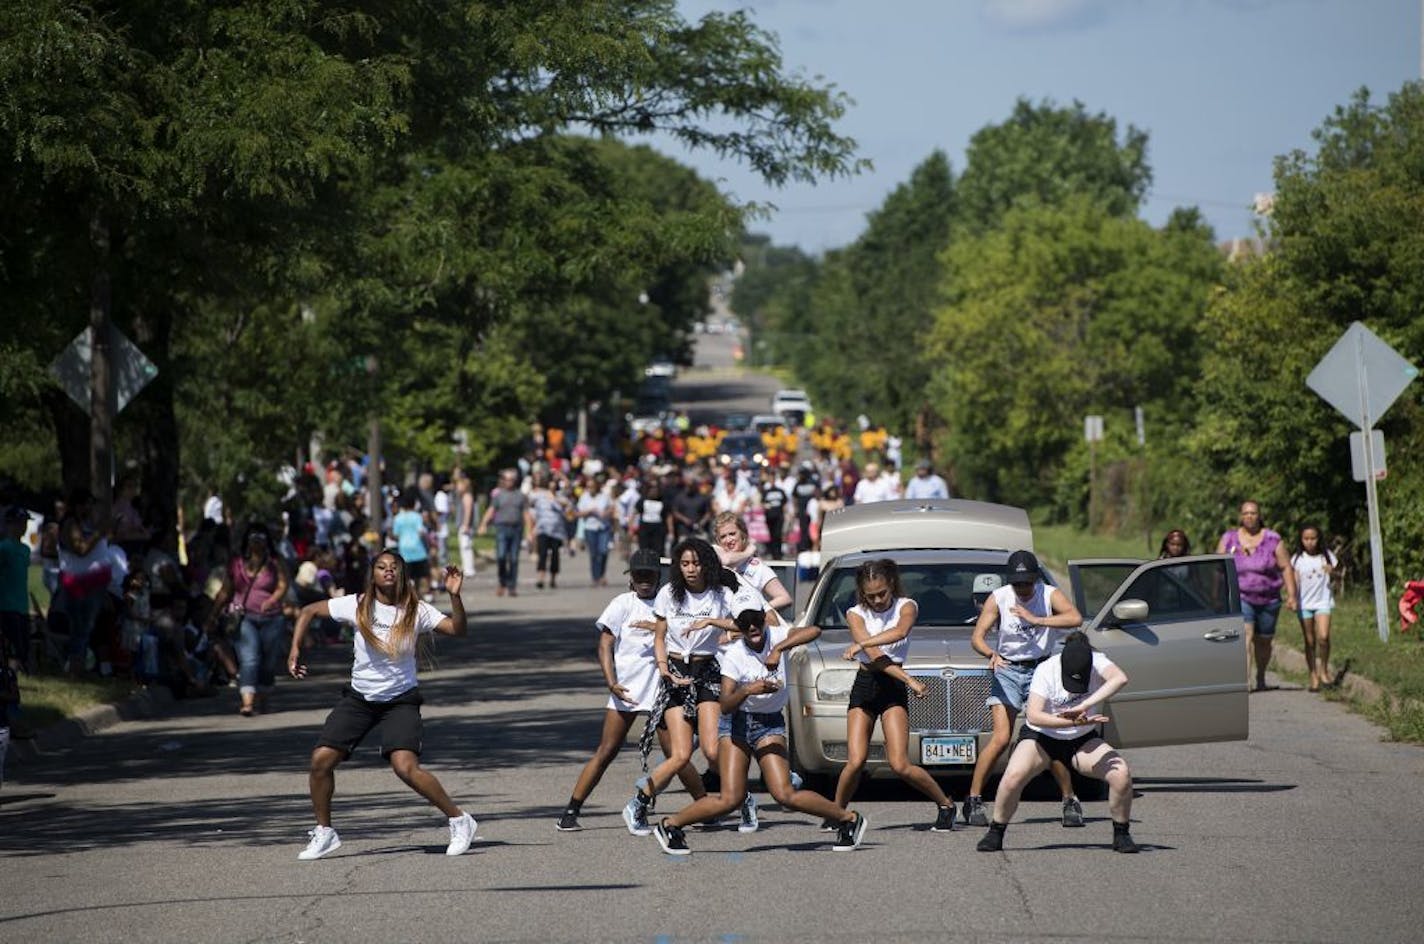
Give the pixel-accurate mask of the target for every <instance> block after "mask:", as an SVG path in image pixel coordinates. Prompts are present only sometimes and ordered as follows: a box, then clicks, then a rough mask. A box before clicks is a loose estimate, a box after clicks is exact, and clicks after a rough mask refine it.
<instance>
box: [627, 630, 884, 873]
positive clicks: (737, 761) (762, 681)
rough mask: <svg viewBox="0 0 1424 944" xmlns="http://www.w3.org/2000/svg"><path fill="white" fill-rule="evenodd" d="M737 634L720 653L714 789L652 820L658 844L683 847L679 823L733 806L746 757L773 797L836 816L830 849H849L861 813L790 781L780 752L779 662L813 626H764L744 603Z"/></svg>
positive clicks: (740, 794)
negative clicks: (717, 781)
mask: <svg viewBox="0 0 1424 944" xmlns="http://www.w3.org/2000/svg"><path fill="white" fill-rule="evenodd" d="M736 626H737V629H738V634H739V635H740V641H738V642H733V643H732V644H731V645H730V646H728V647H727V650H726V651H725V652H724V653H723V655H722V695H721V698H720V705H721V709H722V718H721V721H720V723H719V724H718V729H717V736H718V738H719V740H720V742H721V743H720V747H719V748H718V751H717V757H718V761H719V765H720V773H721V777H722V791H721V793H720V794H717V795H712V796H706V797H703V798H702V799H700V800H696V801H695V802H693V803H692V804H691V805H690V806H687V807H685V808H684V809H682V810H680V811H678V812H677V813H676V814H675V815H673V816H669V817H665V818H664V819H663V820H662V821H661V822H659V823H658V824H657V825H656V826H655V827H653V834H654V835H655V836H657V839H658V845H660V846H662V848H663V851H664V852H666V853H668V854H669V855H689V854H690V853H691V852H692V850H691V849H689V848H688V846H687V837H686V835H685V833H684V832H683V829H684V827H686V826H688V825H691V824H692V823H700V822H704V821H708V820H715V819H718V818H720V817H722V816H725V815H726V814H728V813H730V812H732V811H733V810H735V809H736V808H737V807H738V806H740V805H741V804H742V803H743V802H744V800H745V798H746V796H747V773H748V771H749V770H750V769H751V761H752V757H753V756H755V757H756V761H757V766H758V767H760V768H761V779H762V782H763V783H765V784H766V788H767V790H769V791H770V792H771V795H772V797H773V798H774V799H775V800H776V802H777V803H780V804H781V805H782V806H783V807H786V808H787V809H792V810H796V811H798V812H801V813H810V814H811V815H812V816H819V817H821V818H822V819H825V820H830V821H832V822H835V823H837V824H838V830H839V835H838V836H837V837H836V844H835V846H834V849H835V851H837V852H850V851H851V850H852V849H855V848H857V847H858V846H859V845H860V843H861V840H862V839H863V838H864V837H865V830H866V827H867V825H868V821H867V820H866V818H865V817H864V816H863V815H862V814H860V813H857V812H852V811H850V810H846V809H842V808H841V807H838V806H836V805H835V804H834V803H832V802H831V801H830V800H827V799H826V798H825V797H823V796H821V795H820V794H819V793H815V792H813V791H810V790H798V789H796V788H794V787H792V785H791V764H790V761H789V759H788V757H787V753H786V719H785V718H784V717H783V716H782V711H783V710H784V709H785V708H786V702H787V698H788V696H787V691H786V667H785V664H784V659H783V656H784V655H785V654H786V653H787V652H788V651H790V650H792V649H795V648H796V647H797V646H804V645H805V644H806V643H808V642H811V641H812V640H813V639H815V638H817V637H818V636H820V635H821V628H820V627H819V626H802V627H801V628H799V629H794V630H793V629H791V628H789V627H788V626H786V625H784V624H778V625H776V626H772V627H770V628H768V627H767V626H766V613H765V611H764V610H762V609H760V608H757V609H746V610H742V611H741V612H739V613H738V614H737V616H736Z"/></svg>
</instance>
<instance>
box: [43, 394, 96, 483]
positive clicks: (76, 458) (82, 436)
mask: <svg viewBox="0 0 1424 944" xmlns="http://www.w3.org/2000/svg"><path fill="white" fill-rule="evenodd" d="M40 399H41V402H42V403H43V404H44V408H45V412H47V413H48V414H49V417H50V422H51V423H53V424H54V441H55V446H56V447H57V449H58V451H59V474H60V481H62V482H63V483H64V494H65V496H66V497H67V496H68V495H69V494H70V493H71V492H73V491H74V490H76V489H80V488H88V487H89V417H87V416H85V415H84V411H83V410H81V409H79V407H77V406H75V405H74V401H73V400H71V399H69V396H68V395H67V394H66V393H65V392H64V391H63V390H60V389H59V388H58V387H54V386H51V387H47V388H45V390H44V392H43V393H41V394H40Z"/></svg>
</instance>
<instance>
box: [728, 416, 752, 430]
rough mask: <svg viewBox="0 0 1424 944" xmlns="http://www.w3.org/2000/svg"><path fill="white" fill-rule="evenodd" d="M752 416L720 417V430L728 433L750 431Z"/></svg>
mask: <svg viewBox="0 0 1424 944" xmlns="http://www.w3.org/2000/svg"><path fill="white" fill-rule="evenodd" d="M751 427H752V415H751V414H750V413H728V414H727V415H726V416H724V417H722V428H723V429H725V430H726V431H727V432H729V433H735V432H739V431H741V430H745V429H751Z"/></svg>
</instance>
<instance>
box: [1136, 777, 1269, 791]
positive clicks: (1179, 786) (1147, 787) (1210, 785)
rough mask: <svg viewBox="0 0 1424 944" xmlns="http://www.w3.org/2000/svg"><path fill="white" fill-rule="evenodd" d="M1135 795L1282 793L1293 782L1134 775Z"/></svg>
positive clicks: (1241, 778)
mask: <svg viewBox="0 0 1424 944" xmlns="http://www.w3.org/2000/svg"><path fill="white" fill-rule="evenodd" d="M1132 786H1133V788H1134V795H1141V794H1143V793H1281V792H1283V791H1286V790H1294V789H1295V788H1296V784H1293V783H1266V782H1265V781H1263V780H1251V779H1247V778H1243V777H1133V778H1132Z"/></svg>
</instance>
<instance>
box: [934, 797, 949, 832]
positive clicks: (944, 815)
mask: <svg viewBox="0 0 1424 944" xmlns="http://www.w3.org/2000/svg"><path fill="white" fill-rule="evenodd" d="M930 830H931V831H932V832H937V833H951V832H954V804H953V803H951V804H949V806H941V807H940V808H939V815H938V816H936V817H935V821H934V825H933V826H931V827H930Z"/></svg>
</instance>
